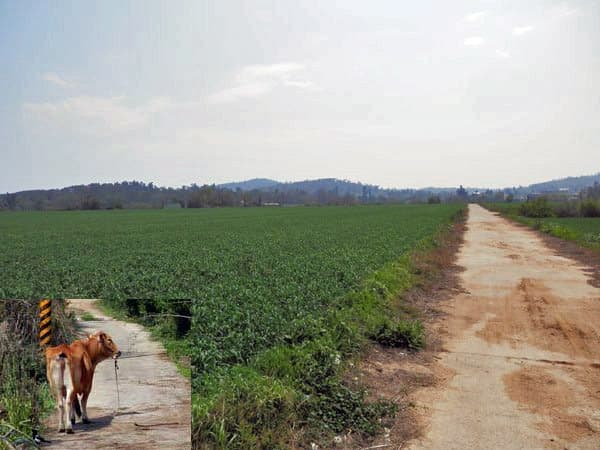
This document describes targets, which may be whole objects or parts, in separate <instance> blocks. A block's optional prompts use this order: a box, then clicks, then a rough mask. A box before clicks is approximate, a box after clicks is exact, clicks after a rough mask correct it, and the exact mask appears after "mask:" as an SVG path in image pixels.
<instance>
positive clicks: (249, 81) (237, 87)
mask: <svg viewBox="0 0 600 450" xmlns="http://www.w3.org/2000/svg"><path fill="white" fill-rule="evenodd" d="M304 70H305V66H304V65H303V64H300V63H296V62H285V63H277V64H253V65H249V66H245V67H242V68H241V69H240V70H239V71H238V72H237V74H236V75H235V76H234V77H233V84H234V86H232V87H229V88H225V89H222V90H220V91H217V92H215V93H213V94H211V95H209V96H208V102H209V103H232V102H236V101H238V100H243V99H249V98H257V97H261V96H263V95H266V94H268V93H270V92H271V91H272V90H273V89H275V88H277V87H278V86H289V87H294V88H298V89H308V88H310V87H312V86H313V83H312V82H311V81H308V80H297V79H290V78H291V77H292V76H297V74H298V73H299V72H302V71H304Z"/></svg>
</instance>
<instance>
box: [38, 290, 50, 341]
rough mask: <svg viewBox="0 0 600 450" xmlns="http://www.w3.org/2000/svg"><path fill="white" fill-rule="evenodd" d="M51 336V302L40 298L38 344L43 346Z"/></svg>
mask: <svg viewBox="0 0 600 450" xmlns="http://www.w3.org/2000/svg"><path fill="white" fill-rule="evenodd" d="M51 338H52V302H51V301H50V300H40V345H41V346H42V347H45V346H46V345H48V344H49V343H50V339H51Z"/></svg>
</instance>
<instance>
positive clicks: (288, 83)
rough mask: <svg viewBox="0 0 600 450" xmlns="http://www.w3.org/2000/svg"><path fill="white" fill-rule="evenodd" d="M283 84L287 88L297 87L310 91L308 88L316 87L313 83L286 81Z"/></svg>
mask: <svg viewBox="0 0 600 450" xmlns="http://www.w3.org/2000/svg"><path fill="white" fill-rule="evenodd" d="M283 84H284V85H285V86H291V87H297V88H300V89H308V88H311V87H313V86H314V83H313V82H312V81H294V80H287V81H284V82H283Z"/></svg>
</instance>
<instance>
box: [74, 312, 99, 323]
mask: <svg viewBox="0 0 600 450" xmlns="http://www.w3.org/2000/svg"><path fill="white" fill-rule="evenodd" d="M79 318H80V319H81V320H83V321H84V322H92V321H95V320H98V318H97V317H96V316H94V315H93V314H92V313H90V312H87V311H86V312H84V313H83V314H82V315H81V316H79Z"/></svg>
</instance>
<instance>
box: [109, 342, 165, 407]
mask: <svg viewBox="0 0 600 450" xmlns="http://www.w3.org/2000/svg"><path fill="white" fill-rule="evenodd" d="M155 355H166V352H160V353H142V354H138V355H124V356H120V357H119V359H129V358H141V357H143V356H155ZM114 361H115V390H116V391H117V405H116V408H115V410H114V412H113V417H116V416H117V414H118V413H119V409H121V396H120V393H119V363H118V361H117V359H116V358H115V360H114Z"/></svg>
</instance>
